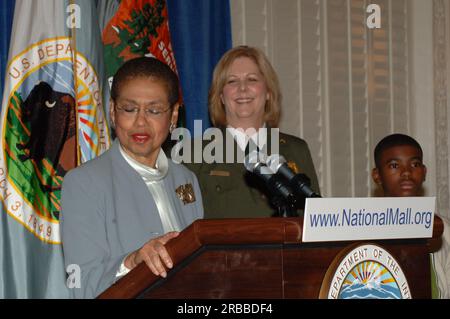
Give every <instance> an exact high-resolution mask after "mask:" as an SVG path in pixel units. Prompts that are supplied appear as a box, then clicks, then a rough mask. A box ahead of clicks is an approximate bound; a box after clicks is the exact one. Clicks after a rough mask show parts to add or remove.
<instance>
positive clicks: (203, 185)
mask: <svg viewBox="0 0 450 319" xmlns="http://www.w3.org/2000/svg"><path fill="white" fill-rule="evenodd" d="M222 133H223V138H224V139H225V138H226V134H228V135H231V134H230V133H229V132H228V131H226V130H222ZM231 138H232V137H231ZM271 139H272V137H271V130H270V129H268V134H267V145H268V146H267V150H268V151H267V154H268V155H270V154H271V153H272V149H274V148H273V147H272V145H270V144H271V143H270V141H271ZM210 142H211V141H203V142H202V148H203V149H205V147H206V146H207V145H208V144H209V143H210ZM278 142H279V151H278V153H279V154H280V155H283V156H284V158H285V159H286V161H287V163H288V165H289V167H290V168H291V169H292V170H293V171H294V172H295V173H303V174H306V175H307V176H308V177H309V179H310V181H311V188H312V190H313V191H315V192H316V193H317V194H319V193H320V192H319V183H318V181H317V175H316V171H315V169H314V164H313V161H312V158H311V154H310V151H309V148H308V145H307V143H306V142H305V141H304V140H302V139H300V138H297V137H294V136H291V135H288V134H284V133H281V132H280V133H279V138H278ZM191 144H192V145H191V148H192V149H193V148H194V142H192V143H191ZM223 144H224V145H225V149H224V152H223V160H222V163H219V161H216V162H213V163H206V162H205V161H204V160H203V161H202V162H201V163H192V161H191V163H183V164H184V165H186V166H187V167H188V168H189V169H190V170H191V171H193V172H194V173H195V174H196V176H197V178H198V181H199V184H200V189H201V192H202V197H203V205H204V211H205V218H206V219H214V218H251V217H271V216H277V215H278V211H277V209H276V207H275V206H274V205H273V204H272V202H271V198H272V196H273V195H272V194H270V193H269V191H268V189H267V186H266V185H265V182H264V181H263V180H262V179H261V178H260V177H258V176H256V175H255V174H252V173H250V172H248V171H247V170H246V168H245V166H244V164H243V163H242V161H241V162H240V163H238V162H236V159H237V149H238V148H239V146H238V145H237V143H236V142H235V141H234V140H233V143H232V145H233V147H234V150H233V152H234V154H235V159H234V161H233V163H227V162H226V158H227V152H229V151H230V148H229V147H228V148H227V146H226V143H225V142H224V143H223ZM195 151H197V153H198V152H199V150H198V149H197V150H195V149H193V151H192V152H195ZM275 151H276V149H275ZM241 152H242V151H241ZM275 153H276V152H274V154H275ZM193 155H194V154H192V158H193V157H194V156H193ZM197 155H199V154H197ZM197 158H198V157H197ZM302 206H303V207H304V202H303V203H300V207H302ZM297 214H299V215H300V216H301V215H302V214H303V210H302V209H299V210H298V211H297Z"/></svg>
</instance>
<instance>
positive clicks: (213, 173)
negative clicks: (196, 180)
mask: <svg viewBox="0 0 450 319" xmlns="http://www.w3.org/2000/svg"><path fill="white" fill-rule="evenodd" d="M230 175H231V174H230V172H228V171H214V170H212V171H210V172H209V176H222V177H228V176H230Z"/></svg>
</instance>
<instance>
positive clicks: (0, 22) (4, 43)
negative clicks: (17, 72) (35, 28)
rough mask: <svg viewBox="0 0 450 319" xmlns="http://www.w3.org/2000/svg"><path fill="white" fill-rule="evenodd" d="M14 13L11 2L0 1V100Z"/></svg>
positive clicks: (10, 0)
mask: <svg viewBox="0 0 450 319" xmlns="http://www.w3.org/2000/svg"><path fill="white" fill-rule="evenodd" d="M13 11H14V1H13V0H3V1H0V34H1V35H2V36H1V37H0V99H1V96H2V95H3V77H4V76H5V67H6V62H7V60H8V48H9V36H10V34H11V25H12V15H13V14H12V13H13ZM0 109H1V105H0Z"/></svg>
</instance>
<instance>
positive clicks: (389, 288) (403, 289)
mask: <svg viewBox="0 0 450 319" xmlns="http://www.w3.org/2000/svg"><path fill="white" fill-rule="evenodd" d="M320 298H328V299H411V292H410V289H409V285H408V282H407V280H406V277H405V275H404V273H403V270H402V269H401V267H400V264H399V263H398V262H397V261H396V259H395V258H394V257H393V256H392V255H391V254H390V253H389V252H388V251H387V250H385V249H384V248H382V247H380V246H378V245H375V244H364V245H357V246H354V245H352V246H351V247H349V248H348V249H345V250H344V251H343V252H341V253H340V254H338V256H336V258H335V259H334V261H333V262H332V264H331V266H330V267H329V268H328V271H327V273H326V275H325V278H324V280H323V282H322V287H321V289H320Z"/></svg>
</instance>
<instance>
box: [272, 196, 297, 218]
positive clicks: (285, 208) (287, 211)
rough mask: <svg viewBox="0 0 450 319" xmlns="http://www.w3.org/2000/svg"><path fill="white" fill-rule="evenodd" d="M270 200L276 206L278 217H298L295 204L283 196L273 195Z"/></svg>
mask: <svg viewBox="0 0 450 319" xmlns="http://www.w3.org/2000/svg"><path fill="white" fill-rule="evenodd" d="M270 202H271V203H272V204H273V205H274V206H275V207H276V208H277V212H278V216H279V217H298V214H297V210H296V209H295V206H294V205H292V203H290V202H289V201H287V200H286V199H284V198H283V197H281V196H279V195H274V196H272V198H271V200H270Z"/></svg>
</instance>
